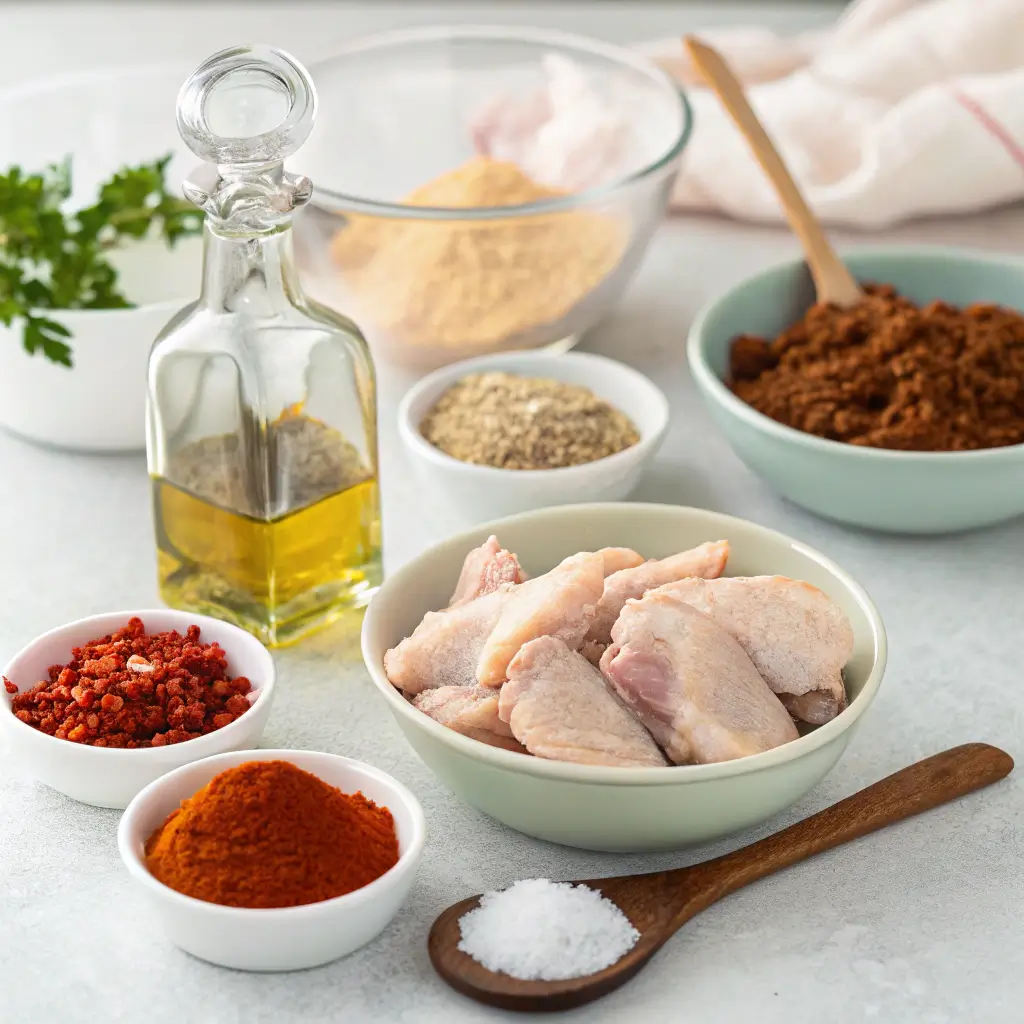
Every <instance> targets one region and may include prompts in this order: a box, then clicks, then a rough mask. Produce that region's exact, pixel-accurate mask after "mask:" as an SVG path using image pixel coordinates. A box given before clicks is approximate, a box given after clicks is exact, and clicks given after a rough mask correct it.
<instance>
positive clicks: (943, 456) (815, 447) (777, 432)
mask: <svg viewBox="0 0 1024 1024" xmlns="http://www.w3.org/2000/svg"><path fill="white" fill-rule="evenodd" d="M841 255H843V256H850V257H854V258H864V259H867V260H871V259H878V258H881V257H885V256H895V257H904V258H910V259H920V258H922V257H923V258H925V259H928V258H931V257H936V258H942V259H946V260H955V261H960V262H962V263H971V264H974V265H978V266H991V267H1000V268H1006V267H1009V268H1011V269H1018V270H1019V272H1020V274H1021V280H1022V283H1024V260H1020V259H1018V258H1016V257H1014V256H1012V255H1011V254H1006V255H1005V256H1002V257H1000V256H992V255H989V254H988V253H986V252H984V251H982V250H976V249H967V248H957V247H954V246H938V245H934V246H933V245H927V246H920V245H890V246H884V247H881V246H851V247H849V248H845V249H843V250H842V253H841ZM803 263H804V259H803V258H802V257H797V258H795V259H789V260H783V261H781V262H778V263H773V264H771V265H770V266H768V267H765V268H763V269H762V270H759V271H758V272H757V273H755V274H750V275H748V276H747V277H744V278H742V279H741V280H739V281H737V282H736V283H735V284H733V285H731V286H730V287H729V288H728V289H726V290H725V291H724V292H721V293H720V294H719V295H717V296H715V297H714V298H712V299H710V300H709V301H708V302H706V303H705V304H704V305H703V306H702V307H701V308H700V309H699V310H698V311H697V315H696V317H695V318H694V320H693V323H692V324H691V325H690V331H689V334H688V336H687V341H686V358H687V362H688V363H689V366H690V373H691V374H692V375H693V378H694V381H695V382H696V384H697V386H698V387H699V389H700V390H701V391H702V392H703V394H704V396H705V397H706V398H709V399H713V400H714V401H716V402H717V403H718V404H719V405H721V406H722V407H723V408H724V409H725V410H726V411H727V412H729V413H731V414H732V415H733V416H735V417H737V418H738V419H740V420H743V421H744V422H745V423H746V424H747V425H748V426H750V427H753V428H754V429H755V430H759V431H761V432H763V433H766V434H771V435H772V436H774V437H776V438H777V439H778V440H780V441H786V442H789V443H792V444H796V445H800V446H802V447H804V448H808V449H810V450H811V451H816V452H820V453H822V454H826V455H842V456H848V457H850V458H858V459H875V460H879V461H882V460H887V461H892V462H897V461H908V460H910V459H913V460H915V461H921V462H928V463H937V464H946V463H951V462H954V461H964V460H966V459H973V460H974V461H976V462H979V461H1013V460H1016V459H1020V458H1022V457H1024V444H1011V445H1003V446H1002V447H1000V448H978V449H975V450H971V451H962V452H916V451H901V450H898V449H892V448H868V447H866V446H863V445H856V444H848V443H847V442H845V441H833V440H831V439H829V438H824V437H817V436H816V435H814V434H807V433H805V432H804V431H802V430H797V429H796V428H795V427H789V426H786V425H785V424H784V423H779V422H777V421H776V420H773V419H772V418H771V417H770V416H766V415H765V414H764V413H762V412H758V411H757V410H756V409H755V408H754V407H753V406H751V405H747V403H746V402H744V401H743V399H742V398H739V397H737V396H736V395H734V394H733V393H732V391H730V390H729V388H728V387H726V385H725V383H724V381H723V380H722V378H721V377H719V376H718V374H717V373H715V371H714V370H712V369H711V366H710V364H709V363H708V360H707V358H706V351H705V350H706V347H707V338H706V336H705V324H706V323H707V321H708V320H709V319H710V318H711V317H712V316H714V315H715V314H716V313H718V312H719V310H721V308H722V307H723V306H726V305H728V304H729V303H730V302H732V301H734V300H735V298H736V295H737V293H738V292H741V291H743V290H744V289H745V288H747V287H748V286H750V285H752V284H755V283H756V282H759V281H763V280H764V279H765V278H769V277H772V276H773V275H775V274H778V273H779V272H780V271H782V270H786V269H789V268H792V267H795V266H799V265H801V264H803ZM1022 313H1024V310H1022Z"/></svg>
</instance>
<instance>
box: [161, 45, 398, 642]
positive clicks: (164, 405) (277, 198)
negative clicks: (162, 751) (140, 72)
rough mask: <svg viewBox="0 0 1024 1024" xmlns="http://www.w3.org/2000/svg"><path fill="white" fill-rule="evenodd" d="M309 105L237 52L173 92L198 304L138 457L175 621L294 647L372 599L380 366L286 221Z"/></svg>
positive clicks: (291, 80)
mask: <svg viewBox="0 0 1024 1024" xmlns="http://www.w3.org/2000/svg"><path fill="white" fill-rule="evenodd" d="M315 112H316V93H315V90H314V87H313V83H312V81H311V80H310V78H309V75H308V73H307V72H306V70H305V69H304V68H303V67H302V66H301V65H300V64H299V63H298V62H297V61H295V60H294V59H293V58H291V57H290V56H288V55H287V54H285V53H283V52H281V51H277V50H272V49H269V48H265V47H238V48H235V49H231V50H225V51H223V52H221V53H218V54H216V55H215V56H213V57H211V58H210V59H209V60H208V61H207V62H206V63H204V64H203V65H202V66H201V67H200V68H198V69H197V70H196V71H195V72H194V73H193V75H192V76H191V77H190V78H189V80H188V81H187V82H186V83H185V85H184V86H183V87H182V90H181V93H180V94H179V97H178V110H177V120H178V130H179V132H180V133H181V136H182V138H183V139H184V141H185V143H186V144H187V145H188V147H189V148H190V149H191V150H192V152H193V153H195V154H196V155H197V156H198V157H200V159H202V160H203V161H204V165H203V166H201V167H200V168H199V169H198V170H197V171H196V172H195V173H194V174H193V175H191V176H190V178H189V179H188V181H186V183H185V186H184V189H185V194H186V196H187V197H188V198H189V199H190V200H192V201H193V202H194V203H196V205H197V206H199V207H201V208H202V209H203V210H204V211H205V212H206V225H205V237H204V249H203V277H202V293H201V296H200V298H199V299H198V300H197V301H196V302H195V303H193V304H192V305H191V306H189V307H187V308H186V309H184V310H182V311H181V312H180V313H179V314H178V315H177V316H176V317H175V318H174V319H173V320H172V321H171V322H170V323H169V324H168V325H167V327H166V328H165V329H164V331H163V332H162V333H161V335H160V337H159V338H158V339H157V341H156V343H155V344H154V347H153V351H152V354H151V356H150V362H149V382H148V413H147V415H148V458H149V471H150V476H151V478H152V485H153V501H154V516H155V525H156V542H157V552H158V569H159V578H160V592H161V595H162V597H163V599H164V601H166V603H167V604H169V605H171V606H172V607H175V608H182V609H187V610H190V611H196V612H202V613H205V614H208V615H213V616H216V617H217V618H221V619H225V620H227V621H230V622H234V623H236V624H237V625H239V626H242V627H243V628H245V629H247V630H249V631H250V632H251V633H253V634H255V635H256V636H257V637H259V638H260V639H261V640H262V641H263V642H264V643H266V644H267V645H269V646H279V645H284V644H288V643H290V642H293V641H295V640H297V639H299V638H300V637H302V636H303V635H305V634H306V633H308V632H311V631H312V630H314V629H316V628H318V627H319V626H322V625H324V624H326V623H327V622H328V621H330V620H332V619H334V618H337V617H338V616H339V615H341V614H343V613H345V612H346V611H348V610H350V609H357V608H360V607H362V606H363V605H365V604H366V603H367V602H368V601H369V599H370V597H371V596H372V594H373V592H374V591H375V590H376V588H377V587H378V586H379V584H380V578H381V550H380V505H379V497H378V494H379V492H378V484H377V444H376V398H375V385H374V375H373V366H372V363H371V360H370V355H369V350H368V348H367V345H366V342H365V340H364V339H363V337H362V335H361V334H360V332H359V330H358V328H356V326H355V325H354V324H352V323H351V322H350V321H348V320H346V319H345V318H343V317H340V316H338V315H337V314H336V313H333V312H331V311H329V310H327V309H325V308H323V307H320V306H319V305H317V304H315V303H313V302H312V301H310V300H308V299H306V298H305V297H304V296H303V294H302V290H301V288H300V286H299V282H298V277H297V273H296V269H295V264H294V260H293V255H292V233H291V221H292V217H293V215H294V214H295V212H296V211H297V210H298V209H299V207H301V206H302V205H303V204H304V203H306V202H307V201H308V200H309V198H310V196H311V194H312V185H311V183H310V181H309V179H308V178H305V177H301V176H298V175H294V174H292V173H290V172H288V171H285V169H284V160H285V158H286V157H288V156H290V155H291V154H292V153H293V152H295V151H296V150H297V149H298V148H299V147H300V146H301V145H302V143H303V142H304V141H305V140H306V138H307V136H308V135H309V132H310V130H311V128H312V125H313V120H314V117H315Z"/></svg>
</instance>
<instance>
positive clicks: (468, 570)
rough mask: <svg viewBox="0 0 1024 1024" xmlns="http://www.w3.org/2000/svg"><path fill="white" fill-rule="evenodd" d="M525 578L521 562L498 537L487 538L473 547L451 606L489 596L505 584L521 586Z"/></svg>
mask: <svg viewBox="0 0 1024 1024" xmlns="http://www.w3.org/2000/svg"><path fill="white" fill-rule="evenodd" d="M524 579H526V577H525V575H524V574H523V570H522V569H521V568H520V566H519V559H517V558H516V556H515V555H513V554H512V552H511V551H506V550H505V549H504V548H503V547H502V546H501V545H500V544H499V543H498V538H497V537H493V536H492V537H488V538H487V540H485V541H484V543H483V544H481V545H480V547H478V548H473V550H472V551H470V553H469V554H468V555H466V560H465V561H464V562H463V563H462V572H461V573H459V582H458V583H456V584H455V593H454V594H452V599H451V601H449V602H448V607H449V608H450V607H452V606H453V605H457V604H462V603H463V602H464V601H472V600H473V599H474V598H477V597H482V596H483V595H484V594H489V593H491V591H492V590H497V589H498V587H500V586H501V584H502V583H522V582H523V580H524Z"/></svg>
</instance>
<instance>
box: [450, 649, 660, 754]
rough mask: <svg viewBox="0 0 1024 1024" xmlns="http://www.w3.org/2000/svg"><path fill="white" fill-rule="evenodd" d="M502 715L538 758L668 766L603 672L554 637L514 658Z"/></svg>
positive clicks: (504, 691) (501, 703) (500, 706)
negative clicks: (603, 675) (606, 680)
mask: <svg viewBox="0 0 1024 1024" xmlns="http://www.w3.org/2000/svg"><path fill="white" fill-rule="evenodd" d="M434 692H435V693H436V692H437V691H436V690H435V691H434ZM498 713H499V715H500V716H501V719H502V721H504V722H508V724H509V725H510V726H511V727H512V732H513V733H514V734H515V737H516V739H517V740H519V741H520V742H521V743H522V744H523V746H525V747H526V749H527V750H528V751H529V752H530V753H531V754H536V755H537V756H538V757H547V758H550V759H552V760H555V761H575V762H576V763H578V764H606V765H618V766H621V767H626V768H630V767H657V766H660V765H665V764H667V763H668V762H667V761H666V760H665V756H664V755H663V754H662V752H661V751H660V750H659V749H658V746H657V744H656V743H655V742H654V740H653V739H652V738H651V734H650V733H649V732H648V731H647V730H646V729H645V728H644V727H643V726H642V725H641V724H640V722H639V721H638V720H637V719H636V718H635V717H634V716H633V714H632V712H630V711H629V710H628V709H627V708H626V706H625V705H624V704H623V703H622V701H620V700H619V698H618V697H617V696H616V695H615V694H614V692H613V691H612V690H611V688H610V687H609V685H608V683H607V682H605V680H604V678H603V677H602V675H601V673H600V672H598V671H597V669H596V668H594V666H593V665H591V664H590V662H589V661H587V659H586V658H584V657H583V656H582V655H580V654H577V653H576V652H575V651H572V650H570V649H569V648H568V647H566V645H565V644H564V643H562V641H561V640H556V639H555V638H554V637H551V636H542V637H538V639H536V640H531V641H530V642H529V643H528V644H525V645H524V646H523V647H521V648H520V650H519V653H518V654H517V655H516V656H515V657H514V658H513V659H512V663H511V664H510V665H509V667H508V682H507V683H505V685H504V686H503V687H502V688H501V697H500V700H499V702H498Z"/></svg>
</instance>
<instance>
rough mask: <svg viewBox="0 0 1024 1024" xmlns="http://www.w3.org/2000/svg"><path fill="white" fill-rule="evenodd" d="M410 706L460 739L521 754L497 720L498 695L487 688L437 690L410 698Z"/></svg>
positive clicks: (455, 687)
mask: <svg viewBox="0 0 1024 1024" xmlns="http://www.w3.org/2000/svg"><path fill="white" fill-rule="evenodd" d="M412 703H413V706H414V707H417V708H419V709H420V711H422V712H423V713H424V714H425V715H429V716H430V717H431V718H432V719H434V721H435V722H440V723H441V725H445V726H447V727H448V728H449V729H454V730H455V732H461V733H462V735H463V736H469V737H470V738H471V739H474V740H480V742H481V743H489V744H490V745H491V746H492V747H504V749H505V750H515V751H517V752H518V753H521V754H525V753H526V750H525V749H524V748H523V746H522V745H521V744H520V743H519V742H518V741H517V740H516V739H515V737H514V736H513V735H512V730H511V729H510V728H509V727H508V725H506V724H505V722H503V721H502V720H501V719H500V718H499V717H498V691H497V690H492V689H491V688H490V687H489V686H439V687H437V688H436V689H434V690H424V691H423V692H422V693H418V694H417V695H416V696H415V697H414V698H413V701H412Z"/></svg>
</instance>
